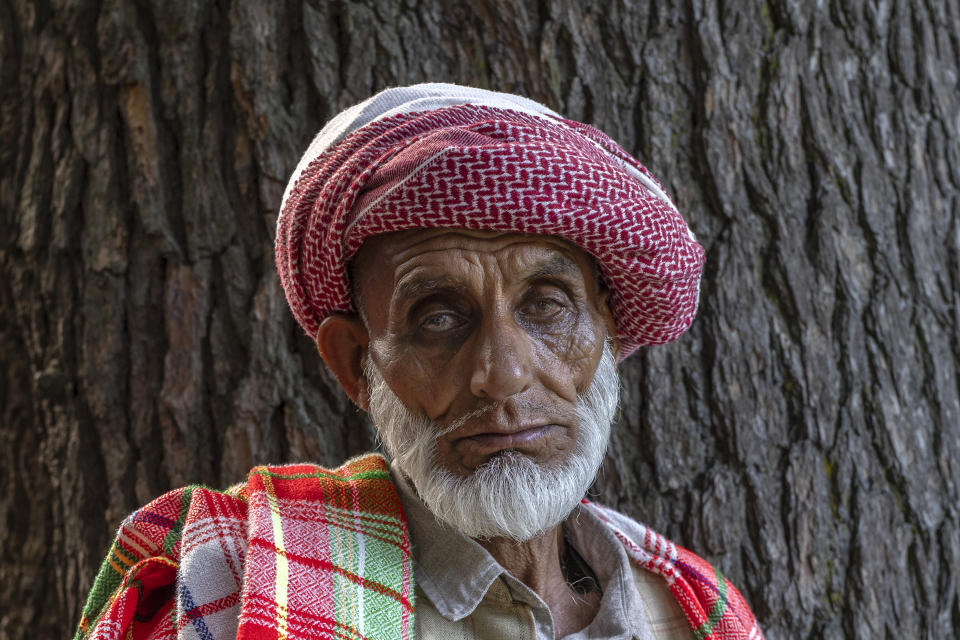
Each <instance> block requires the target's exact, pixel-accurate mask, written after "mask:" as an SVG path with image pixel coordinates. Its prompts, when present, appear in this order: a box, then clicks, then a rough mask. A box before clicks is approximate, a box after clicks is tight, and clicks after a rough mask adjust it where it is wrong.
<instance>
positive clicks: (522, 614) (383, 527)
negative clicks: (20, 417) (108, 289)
mask: <svg viewBox="0 0 960 640" xmlns="http://www.w3.org/2000/svg"><path fill="white" fill-rule="evenodd" d="M276 246H277V267H278V270H279V272H280V277H281V281H282V284H283V287H284V289H285V291H286V294H287V300H288V301H289V303H290V306H291V309H292V310H293V313H294V315H295V316H296V318H297V321H298V322H299V323H300V325H301V326H302V327H303V329H304V330H305V331H306V332H307V333H308V334H309V335H311V336H313V337H314V338H315V339H316V343H317V347H318V349H319V351H320V354H321V356H322V358H323V360H324V362H326V364H327V365H328V366H329V368H330V369H331V370H332V371H333V373H334V374H335V375H336V377H337V380H338V381H339V382H340V384H341V386H342V387H343V389H344V390H345V391H346V393H347V394H348V395H349V396H350V398H351V399H352V400H353V401H354V402H355V403H356V404H357V405H358V406H359V407H361V408H362V409H364V410H366V411H368V412H369V413H370V415H371V417H372V419H373V422H374V424H375V425H376V427H377V429H378V433H379V435H380V438H381V439H382V441H383V444H384V446H385V448H386V451H387V453H388V454H389V455H390V457H391V459H392V462H391V464H390V465H389V467H388V466H387V464H386V462H385V461H384V460H383V458H381V457H380V456H377V455H372V454H371V455H368V456H363V457H361V458H357V459H354V460H351V461H349V462H347V463H346V464H345V465H344V466H343V467H341V468H339V469H335V470H327V469H322V468H320V467H316V466H313V465H293V466H286V467H258V468H256V469H254V470H253V471H251V473H250V475H249V477H248V478H247V481H246V482H244V483H241V484H240V485H237V486H235V487H233V488H231V489H229V490H227V491H226V492H217V491H212V490H209V489H203V488H198V487H194V488H186V489H181V490H178V491H174V492H171V493H170V494H167V495H165V496H162V497H161V498H158V499H157V500H156V501H154V502H153V503H151V504H150V505H148V506H147V507H145V508H144V509H141V510H140V511H137V512H136V513H134V514H133V515H131V516H130V517H129V518H128V519H127V520H126V521H125V522H124V524H123V525H122V526H121V529H120V531H119V533H118V537H117V540H116V542H115V544H114V546H113V548H112V549H111V553H110V556H109V557H108V558H107V560H106V561H105V563H104V565H103V568H102V569H101V572H100V575H99V576H98V578H97V581H96V583H95V585H94V590H93V593H92V594H91V597H90V601H89V602H88V604H87V607H86V608H85V611H84V619H83V620H82V621H81V624H80V628H79V630H78V635H79V636H82V637H86V636H92V637H116V638H120V637H128V636H129V637H171V636H173V635H177V636H187V637H197V638H228V637H238V638H267V637H269V638H344V639H345V638H409V637H412V636H414V635H417V636H419V637H420V638H443V639H446V638H534V637H535V638H571V639H573V638H576V639H581V638H582V639H587V638H643V639H648V638H649V639H652V638H694V637H695V638H760V637H762V636H761V633H760V630H759V628H758V627H757V625H756V622H755V620H754V618H753V615H752V613H751V612H750V610H749V608H748V607H747V605H746V604H745V603H744V601H743V599H742V598H741V596H740V594H739V593H738V592H737V591H736V589H734V588H733V586H732V585H730V584H729V582H728V581H727V580H726V579H725V578H724V577H723V576H722V575H721V574H720V572H719V571H717V570H715V569H714V568H712V567H710V565H708V564H707V563H706V562H704V561H703V560H701V559H700V558H698V557H697V556H696V555H694V554H693V553H691V552H689V551H686V550H684V549H681V548H679V547H676V546H674V545H673V544H672V543H670V542H669V541H667V540H665V539H664V538H662V537H660V536H659V535H657V534H656V533H654V532H652V531H650V530H649V529H647V528H645V527H644V526H642V525H640V524H638V523H636V522H634V521H632V520H630V519H629V518H627V517H625V516H623V515H621V514H618V513H616V512H614V511H611V510H609V509H605V508H603V507H600V506H598V505H594V504H591V503H589V502H587V501H584V500H582V498H583V496H584V494H585V493H586V491H587V489H588V488H589V486H590V484H591V482H592V481H593V479H594V476H595V475H596V473H597V470H598V469H599V467H600V464H601V462H602V460H603V456H604V452H605V450H606V446H607V442H608V438H609V430H610V425H611V422H612V420H613V418H614V414H615V411H616V407H617V401H618V379H617V373H616V361H617V360H618V359H621V360H622V359H623V358H625V357H627V356H628V355H629V354H630V353H632V352H633V351H634V350H635V349H636V348H637V347H638V346H642V345H655V344H662V343H664V342H668V341H670V340H673V339H674V338H676V337H678V336H679V335H680V334H681V333H683V331H685V330H686V328H687V327H688V326H689V324H690V322H691V321H692V319H693V315H694V313H695V311H696V304H697V292H698V284H699V276H700V269H701V266H702V263H703V251H702V249H701V248H700V246H699V245H698V244H697V243H696V241H695V240H694V238H693V235H692V234H691V233H690V232H689V230H688V229H687V227H686V225H685V223H684V222H683V220H682V218H681V217H680V215H679V214H678V213H677V211H676V209H675V207H674V205H673V204H672V202H671V201H670V199H669V198H668V197H667V196H666V195H665V194H664V192H663V190H662V188H661V187H660V186H659V184H658V183H657V182H656V180H655V179H654V178H653V177H652V176H651V175H650V173H649V172H648V171H647V170H646V169H645V168H644V167H643V166H642V165H640V164H639V163H638V162H637V161H636V160H634V159H633V158H632V157H631V156H630V155H629V154H627V153H626V152H625V151H623V150H622V149H621V148H620V147H618V146H617V145H616V144H615V143H614V142H613V141H611V140H610V139H609V138H608V137H606V136H605V135H604V134H602V133H600V132H599V131H597V130H596V129H593V128H591V127H588V126H586V125H583V124H580V123H576V122H571V121H568V120H564V119H563V118H561V117H560V116H558V115H557V114H555V113H554V112H552V111H550V110H549V109H547V108H546V107H544V106H542V105H540V104H537V103H535V102H531V101H529V100H526V99H524V98H520V97H518V96H513V95H508V94H501V93H493V92H489V91H482V90H477V89H471V88H467V87H459V86H455V85H440V84H428V85H416V86H412V87H406V88H396V89H389V90H387V91H384V92H382V93H380V94H378V95H376V96H374V97H372V98H370V99H369V100H367V101H366V102H363V103H361V104H359V105H357V106H355V107H353V108H351V109H348V110H346V111H344V112H343V113H341V114H339V115H338V116H337V117H336V118H334V119H333V120H332V121H331V122H330V123H328V124H327V126H326V127H324V129H323V130H322V131H321V132H320V133H319V134H318V136H317V137H316V139H315V140H314V142H313V143H312V144H311V146H310V148H309V149H308V150H307V152H306V154H305V155H304V157H303V159H302V160H301V162H300V164H299V166H298V167H297V170H296V172H295V173H294V175H293V177H292V178H291V180H290V184H289V186H288V187H287V192H286V194H285V195H284V200H283V205H282V209H281V213H280V220H279V223H278V229H277V244H276ZM414 602H416V606H414Z"/></svg>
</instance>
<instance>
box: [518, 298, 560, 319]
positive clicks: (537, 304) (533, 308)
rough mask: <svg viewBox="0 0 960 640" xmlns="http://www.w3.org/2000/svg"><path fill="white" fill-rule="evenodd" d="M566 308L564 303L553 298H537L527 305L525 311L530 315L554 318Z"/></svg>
mask: <svg viewBox="0 0 960 640" xmlns="http://www.w3.org/2000/svg"><path fill="white" fill-rule="evenodd" d="M563 309H564V306H563V303H561V302H560V301H559V300H554V299H553V298H537V299H535V300H532V301H531V302H529V303H528V304H526V305H525V308H524V309H523V312H524V313H525V314H526V315H528V316H534V317H538V318H552V317H554V316H556V315H558V314H560V313H561V312H562V311H563Z"/></svg>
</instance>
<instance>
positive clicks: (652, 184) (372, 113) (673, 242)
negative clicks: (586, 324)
mask: <svg viewBox="0 0 960 640" xmlns="http://www.w3.org/2000/svg"><path fill="white" fill-rule="evenodd" d="M435 227H436V228H441V227H447V228H462V229H481V230H482V229H488V230H491V231H501V232H515V233H528V234H540V235H549V236H555V237H558V238H562V239H563V240H566V241H568V242H571V243H573V244H574V245H577V246H579V247H581V248H582V249H584V250H586V251H587V252H588V253H589V254H590V255H592V256H593V258H594V259H595V260H596V263H597V265H598V266H599V268H600V271H601V273H602V275H603V279H604V281H605V284H606V285H607V287H609V289H610V294H611V295H610V306H611V311H612V312H613V315H614V319H615V321H616V325H617V338H618V339H619V341H620V346H621V349H620V354H619V355H620V357H621V359H622V358H625V357H626V356H627V355H629V354H630V353H632V352H633V351H634V350H636V349H637V347H640V346H645V345H656V344H663V343H665V342H669V341H671V340H674V339H675V338H677V337H678V336H679V335H680V334H682V333H683V332H684V331H686V330H687V327H689V326H690V323H691V322H692V321H693V316H694V314H695V313H696V310H697V299H698V293H699V286H700V272H701V269H702V267H703V259H704V254H703V248H702V247H701V246H700V245H699V244H698V243H697V241H696V239H695V238H694V236H693V234H692V233H691V232H690V230H689V229H688V228H687V225H686V223H685V222H684V221H683V218H682V217H681V216H680V214H679V213H678V212H677V209H676V207H675V206H674V205H673V203H672V202H671V201H670V199H669V198H668V197H667V195H666V194H665V193H664V191H663V189H662V187H661V186H660V184H659V183H658V182H657V180H656V179H655V178H654V177H653V175H652V174H651V173H650V172H649V171H648V170H647V169H646V167H644V166H643V165H641V164H640V163H639V162H637V160H635V159H634V158H633V157H631V156H630V154H628V153H627V152H626V151H624V150H623V149H621V148H620V147H619V146H618V145H617V144H616V143H615V142H614V141H613V140H611V139H610V138H609V137H607V136H606V135H605V134H603V133H602V132H600V131H599V130H597V129H595V128H593V127H591V126H589V125H585V124H581V123H579V122H573V121H571V120H566V119H564V118H562V117H560V116H559V115H557V114H556V113H554V112H553V111H551V110H549V109H547V108H546V107H544V106H543V105H541V104H538V103H536V102H533V101H531V100H527V99H525V98H521V97H520V96H515V95H510V94H505V93H495V92H492V91H484V90H481V89H473V88H470V87H461V86H457V85H450V84H421V85H413V86H410V87H398V88H394V89H387V90H386V91H383V92H381V93H379V94H377V95H375V96H373V97H372V98H370V99H368V100H366V101H365V102H362V103H360V104H358V105H356V106H354V107H351V108H350V109H347V110H346V111H343V112H341V113H340V114H339V115H337V116H336V117H335V118H334V119H333V120H331V121H330V122H329V123H328V124H327V125H326V126H325V127H324V128H323V129H322V130H321V131H320V133H319V134H317V137H316V138H315V139H314V141H313V143H311V145H310V147H309V148H308V149H307V152H306V153H305V154H304V156H303V158H302V159H301V160H300V164H299V165H298V166H297V169H296V171H295V172H294V174H293V176H292V177H291V178H290V182H289V184H288V185H287V189H286V193H284V197H283V204H282V206H281V209H280V218H279V220H278V222H277V239H276V259H277V270H278V271H279V273H280V280H281V282H282V284H283V289H284V291H285V292H286V295H287V301H288V302H289V303H290V308H291V309H292V310H293V314H294V316H296V319H297V322H299V323H300V326H301V327H303V329H304V331H306V332H307V333H308V334H309V335H310V336H315V335H316V333H317V329H318V328H319V326H320V322H321V321H322V320H323V319H324V318H325V317H327V316H328V315H330V314H332V313H336V312H349V311H353V307H352V303H351V296H350V282H349V279H348V275H347V265H348V263H349V261H350V259H351V258H352V257H353V256H354V255H355V254H356V252H357V251H358V250H359V249H360V246H361V245H362V244H363V241H364V240H365V239H366V238H369V237H371V236H375V235H379V234H382V233H391V232H394V231H402V230H405V229H424V228H435Z"/></svg>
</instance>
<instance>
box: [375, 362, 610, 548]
mask: <svg viewBox="0 0 960 640" xmlns="http://www.w3.org/2000/svg"><path fill="white" fill-rule="evenodd" d="M364 373H365V374H366V378H367V382H368V384H369V385H370V415H371V417H372V418H373V422H374V424H375V425H376V426H377V430H378V433H379V435H380V439H381V440H382V442H383V444H384V446H385V447H386V450H387V453H389V454H390V456H391V457H392V458H393V462H394V464H395V465H396V466H397V467H398V468H399V469H400V470H401V471H402V472H403V473H404V474H406V475H407V476H408V477H409V478H410V480H411V481H412V482H413V485H414V487H416V490H417V493H419V495H420V498H421V499H422V500H423V502H424V503H425V504H426V505H427V508H429V509H430V511H431V512H433V514H434V515H435V516H436V517H437V518H438V519H439V520H441V521H442V522H445V523H447V524H448V525H450V526H452V527H454V528H455V529H458V530H459V531H460V532H462V533H463V534H464V535H466V536H468V537H471V538H478V539H489V538H499V537H503V538H511V539H513V540H516V541H519V542H522V541H525V540H529V539H531V538H534V537H536V536H538V535H541V534H543V533H546V532H547V531H549V530H550V529H552V528H553V527H555V526H556V525H558V524H559V523H560V522H561V521H562V520H564V519H565V518H566V517H567V516H568V515H569V514H570V512H572V511H573V509H574V508H575V507H576V506H577V504H578V503H579V502H580V500H581V498H583V496H584V494H585V493H586V492H587V489H589V488H590V485H591V484H592V483H593V480H594V478H595V477H596V475H597V471H599V469H600V465H601V463H602V462H603V457H604V454H605V453H606V450H607V442H608V440H609V437H610V425H611V423H612V422H613V419H614V417H615V415H616V411H617V405H618V402H619V396H620V380H619V378H618V376H617V369H616V362H615V360H614V357H613V353H612V351H611V350H610V347H609V345H608V344H605V345H604V349H603V356H602V358H601V360H600V364H599V365H598V366H597V371H596V373H595V374H594V376H593V380H592V381H591V382H590V385H589V387H588V388H587V390H586V392H584V393H582V394H579V395H578V396H577V417H578V419H579V428H578V431H577V447H576V449H575V451H574V452H573V453H571V454H570V457H569V459H567V460H566V461H565V462H563V463H561V464H559V465H556V466H551V467H543V466H540V465H539V464H537V463H536V462H534V461H533V460H532V459H531V458H529V457H528V456H526V455H524V454H522V453H520V452H518V451H515V450H506V451H502V452H500V453H498V454H497V455H494V456H492V457H491V458H490V459H489V460H487V461H486V462H485V463H483V464H482V465H480V466H479V467H477V468H476V469H475V470H474V472H473V473H472V474H470V475H468V476H466V477H460V476H456V475H454V474H452V473H451V472H450V471H448V470H447V469H444V468H442V467H440V466H439V465H438V464H437V461H436V456H437V439H438V438H440V437H441V436H442V435H445V434H446V433H450V432H452V431H454V430H456V429H458V428H460V427H461V426H463V425H464V424H466V422H467V421H469V420H471V419H472V418H474V417H476V416H477V415H479V414H482V413H484V412H485V411H487V410H489V409H490V407H486V408H483V409H480V410H478V411H475V412H473V413H470V414H468V415H466V416H462V417H461V418H459V419H458V420H456V421H454V422H453V423H452V424H450V425H449V426H447V427H446V428H441V427H440V426H439V425H437V424H436V423H435V422H434V421H432V420H430V419H429V418H427V417H426V415H419V416H418V415H415V414H413V413H412V412H411V411H410V410H409V409H407V408H406V407H405V406H404V405H403V403H402V402H401V401H400V399H399V398H397V396H396V395H395V394H394V393H393V391H392V390H391V389H390V387H389V386H387V383H386V382H385V381H384V379H383V376H381V375H380V372H379V371H378V370H377V368H376V366H375V365H372V364H371V363H370V361H369V359H368V360H367V361H366V362H365V364H364Z"/></svg>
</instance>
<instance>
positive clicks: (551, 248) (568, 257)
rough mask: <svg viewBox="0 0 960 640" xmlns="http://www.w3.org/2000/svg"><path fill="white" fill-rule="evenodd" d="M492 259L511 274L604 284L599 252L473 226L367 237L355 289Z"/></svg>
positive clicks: (355, 269) (356, 264) (353, 272)
mask: <svg viewBox="0 0 960 640" xmlns="http://www.w3.org/2000/svg"><path fill="white" fill-rule="evenodd" d="M484 258H490V259H493V260H497V261H498V263H500V264H502V265H503V266H504V267H505V268H506V272H505V275H507V276H510V275H515V276H517V277H519V276H521V275H522V276H523V277H524V278H529V277H530V276H531V275H532V274H531V272H537V273H539V274H542V275H551V274H555V275H565V276H567V277H579V278H582V279H583V281H584V283H585V284H587V285H588V287H589V288H590V289H597V288H598V287H600V286H602V283H601V282H600V270H599V268H598V267H597V264H596V262H595V261H594V259H593V257H592V256H590V254H588V253H587V252H586V251H584V250H583V249H581V248H580V247H578V246H576V245H574V244H572V243H570V242H568V241H566V240H563V239H561V238H557V237H554V236H547V235H535V234H520V233H504V232H495V231H484V230H473V229H414V230H407V231H399V232H394V233H387V234H382V235H378V236H374V237H372V238H369V239H367V240H366V241H365V242H364V243H363V245H362V246H361V248H360V250H359V251H358V252H357V253H356V255H355V256H354V257H353V259H352V260H351V262H350V279H351V281H352V286H353V287H354V290H355V291H356V292H357V293H358V294H359V295H360V297H362V296H363V291H364V290H365V289H369V287H370V283H371V281H376V282H377V284H378V287H377V288H378V290H379V291H381V292H382V291H384V285H386V284H387V283H388V282H391V283H392V284H393V285H394V286H395V285H396V283H397V280H398V279H399V278H400V277H401V276H402V275H403V274H404V273H405V271H406V270H409V269H412V268H417V267H421V268H429V269H430V270H433V271H443V270H445V269H456V268H457V267H458V266H462V264H463V262H464V261H465V260H476V259H484Z"/></svg>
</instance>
